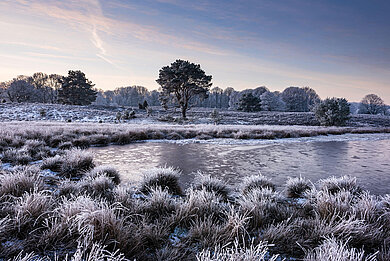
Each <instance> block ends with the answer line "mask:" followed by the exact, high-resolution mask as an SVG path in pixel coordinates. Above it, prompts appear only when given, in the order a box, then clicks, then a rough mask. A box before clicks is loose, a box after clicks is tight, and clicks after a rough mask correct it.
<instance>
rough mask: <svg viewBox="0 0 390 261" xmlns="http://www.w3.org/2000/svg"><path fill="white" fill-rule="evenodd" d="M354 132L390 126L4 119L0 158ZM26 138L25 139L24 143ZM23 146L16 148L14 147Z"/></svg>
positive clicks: (21, 160)
mask: <svg viewBox="0 0 390 261" xmlns="http://www.w3.org/2000/svg"><path fill="white" fill-rule="evenodd" d="M349 133H350V134H354V133H359V134H360V133H390V127H319V126H276V125H217V126H216V125H210V124H196V125H172V124H171V125H168V124H149V125H134V124H108V123H107V124H97V123H60V122H7V123H5V124H3V126H2V128H1V129H0V152H1V151H2V154H3V161H4V162H15V163H22V164H23V163H26V162H28V161H29V160H30V158H32V159H33V160H40V159H42V158H45V157H48V156H50V155H51V151H50V148H59V149H64V150H65V149H69V148H72V147H79V148H87V147H89V146H92V145H94V146H106V145H108V144H128V143H131V142H135V141H142V140H162V139H166V140H169V139H171V140H177V139H194V140H204V139H205V137H208V138H209V139H219V138H224V139H241V140H242V139H282V138H298V137H312V136H318V135H340V134H349ZM26 142H27V143H26ZM15 148H17V149H19V148H23V149H22V150H18V152H16V151H15V150H14V149H15Z"/></svg>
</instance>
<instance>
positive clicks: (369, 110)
mask: <svg viewBox="0 0 390 261" xmlns="http://www.w3.org/2000/svg"><path fill="white" fill-rule="evenodd" d="M385 108H386V106H385V103H384V102H383V100H382V98H381V97H379V96H378V95H376V94H367V95H366V96H364V98H363V99H362V101H361V102H360V108H359V112H360V113H365V114H379V113H384V112H385Z"/></svg>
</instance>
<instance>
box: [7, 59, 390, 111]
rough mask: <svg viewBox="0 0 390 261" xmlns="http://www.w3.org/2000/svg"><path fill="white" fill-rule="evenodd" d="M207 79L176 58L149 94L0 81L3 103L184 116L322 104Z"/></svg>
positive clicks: (72, 81)
mask: <svg viewBox="0 0 390 261" xmlns="http://www.w3.org/2000/svg"><path fill="white" fill-rule="evenodd" d="M211 79H212V76H211V75H206V73H205V72H204V71H203V70H202V69H201V68H200V65H197V64H194V63H190V62H189V61H183V60H176V61H175V62H173V63H172V64H171V65H169V66H165V67H162V69H161V70H160V72H159V78H158V79H157V80H156V81H157V83H159V85H160V86H161V87H160V88H159V90H152V91H149V90H148V89H147V88H146V87H143V86H137V85H134V86H127V87H118V88H116V89H115V90H98V89H96V88H94V86H95V85H94V84H93V83H92V82H91V81H90V80H88V79H87V77H86V76H85V74H84V73H83V72H81V71H72V70H71V71H69V72H68V75H67V76H62V75H58V74H49V75H48V74H45V73H42V72H37V73H34V74H33V75H32V76H18V77H16V78H14V79H12V80H10V81H7V82H2V83H0V95H1V96H0V97H2V100H3V101H11V102H39V103H61V104H73V105H89V104H91V103H93V104H96V105H104V106H132V107H135V106H138V105H142V104H144V103H145V102H146V103H147V104H148V105H150V106H160V105H161V106H162V107H163V108H165V109H167V108H169V107H177V108H180V109H181V111H182V114H183V116H184V115H185V112H186V110H188V109H189V108H190V107H206V108H218V109H230V110H241V111H246V112H256V111H287V112H308V111H312V110H313V108H314V107H315V106H316V104H319V103H320V102H321V99H320V97H319V96H318V94H317V93H316V91H315V90H313V89H312V88H310V87H294V86H292V87H287V88H286V89H284V90H283V91H282V92H279V91H270V90H269V89H268V88H267V87H265V86H261V87H257V88H254V89H245V90H242V91H237V90H235V89H234V88H232V87H227V88H226V89H222V88H220V87H213V88H211V86H212V83H211ZM357 112H358V113H366V114H385V113H386V112H387V106H386V105H385V104H384V102H383V100H382V99H381V98H380V97H379V96H378V95H375V94H368V95H366V96H365V97H364V98H363V99H362V101H361V102H360V105H359V107H358V111H357Z"/></svg>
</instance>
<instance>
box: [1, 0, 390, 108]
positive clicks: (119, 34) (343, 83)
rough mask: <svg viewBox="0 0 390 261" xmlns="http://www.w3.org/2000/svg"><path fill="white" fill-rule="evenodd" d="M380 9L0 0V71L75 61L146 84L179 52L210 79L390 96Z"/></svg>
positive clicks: (285, 3) (106, 75)
mask: <svg viewBox="0 0 390 261" xmlns="http://www.w3.org/2000/svg"><path fill="white" fill-rule="evenodd" d="M389 13H390V1H388V0H370V1H367V0H310V1H309V0H307V1H304V0H278V1H274V0H231V1H227V0H224V1H221V0H209V1H206V0H197V1H193V0H154V1H152V0H131V1H130V0H129V1H124V0H105V1H102V0H101V1H99V0H62V1H60V0H46V1H42V0H0V35H1V37H0V81H6V80H10V79H12V78H14V77H16V76H17V75H32V74H33V73H34V72H44V73H47V74H51V73H57V74H61V75H66V74H67V72H68V70H81V71H83V72H84V73H85V74H86V76H87V78H88V79H90V80H91V81H92V82H93V83H95V84H96V86H95V87H96V88H99V89H103V90H108V89H115V88H116V87H121V86H130V85H142V86H145V87H147V88H148V89H150V90H152V89H157V88H158V84H157V83H156V81H155V80H156V79H157V78H158V72H159V69H160V68H161V67H163V66H166V65H169V64H170V63H172V62H174V61H175V60H176V59H183V60H189V61H190V62H194V63H197V64H200V65H201V68H202V69H203V70H204V71H205V72H206V74H208V75H212V76H213V80H212V82H213V87H215V86H218V87H221V88H226V87H233V88H235V89H236V90H243V89H248V88H255V87H258V86H267V87H268V88H269V89H270V90H272V91H276V90H278V91H282V90H283V89H285V88H286V87H289V86H300V87H303V86H309V87H311V88H313V89H315V90H316V91H317V93H318V94H319V95H320V97H321V98H326V97H345V98H347V99H348V100H350V101H360V100H361V99H362V98H363V96H364V95H366V94H369V93H375V94H377V95H379V96H380V97H382V98H383V99H384V101H385V102H386V103H388V104H389V103H390V15H389Z"/></svg>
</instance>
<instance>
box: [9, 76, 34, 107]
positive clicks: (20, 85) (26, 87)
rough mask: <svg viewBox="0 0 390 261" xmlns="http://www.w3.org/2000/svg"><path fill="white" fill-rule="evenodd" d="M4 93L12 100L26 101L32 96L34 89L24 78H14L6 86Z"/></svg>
mask: <svg viewBox="0 0 390 261" xmlns="http://www.w3.org/2000/svg"><path fill="white" fill-rule="evenodd" d="M6 93H7V96H8V98H9V99H10V101H12V102H27V101H30V100H31V98H32V97H33V96H34V94H35V89H34V86H33V85H32V84H30V83H29V82H27V81H26V80H17V79H14V80H13V81H12V82H11V83H10V85H9V87H8V88H7V90H6Z"/></svg>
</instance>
